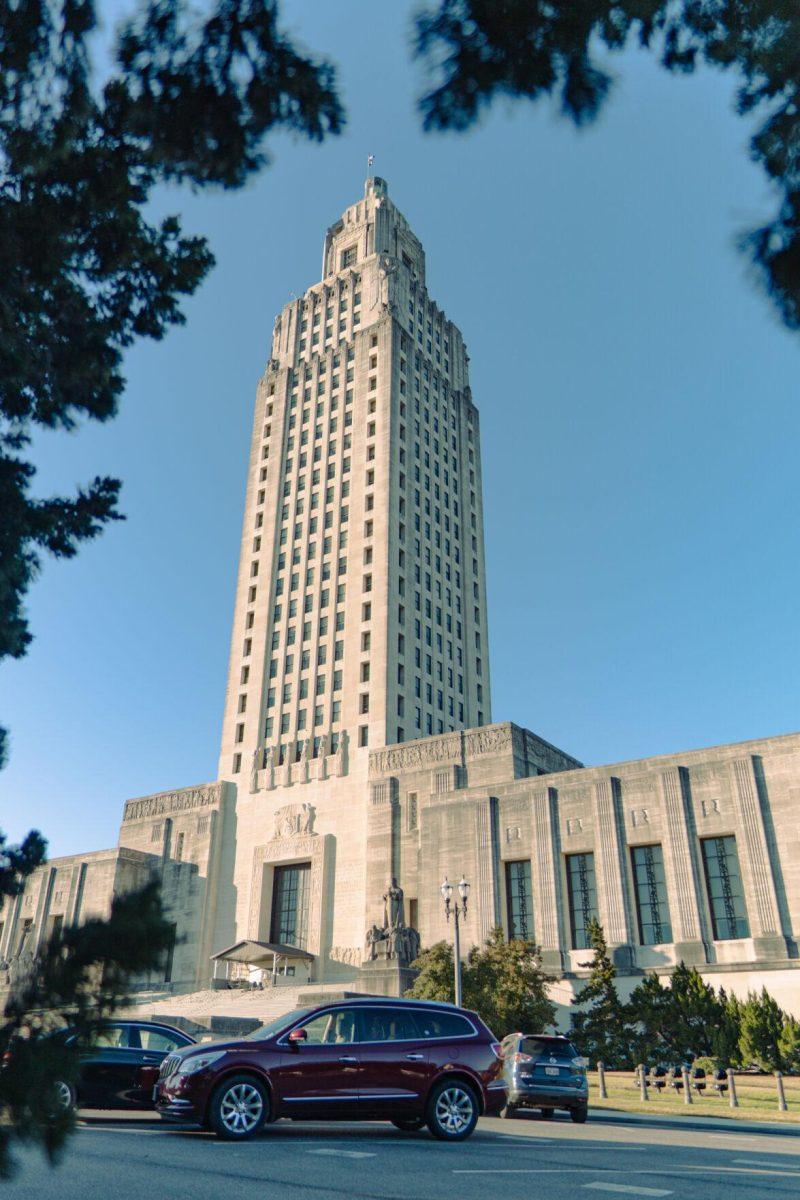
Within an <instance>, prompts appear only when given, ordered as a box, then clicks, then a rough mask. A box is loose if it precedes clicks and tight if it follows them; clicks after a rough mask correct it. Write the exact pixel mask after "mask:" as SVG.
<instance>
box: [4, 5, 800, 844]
mask: <svg viewBox="0 0 800 1200" xmlns="http://www.w3.org/2000/svg"><path fill="white" fill-rule="evenodd" d="M287 12H288V17H289V23H290V24H291V25H292V26H293V27H294V28H295V30H296V31H297V32H298V33H299V35H300V36H301V37H302V39H303V40H304V41H305V43H306V44H307V45H310V46H313V47H314V48H315V49H317V50H319V51H321V52H325V53H327V54H329V55H331V56H332V57H333V58H334V59H336V60H337V61H338V63H339V64H340V71H341V85H342V91H343V94H344V98H345V101H346V103H347V107H348V111H349V124H348V129H347V132H346V134H345V135H344V136H343V137H341V138H339V139H334V140H331V141H330V142H329V143H327V144H326V145H324V146H323V147H318V146H311V145H305V144H298V143H293V142H292V141H291V140H290V139H288V138H281V139H278V140H276V141H275V142H274V143H273V146H272V148H273V151H274V163H273V166H272V167H271V168H270V169H268V170H267V171H265V172H264V173H263V174H262V175H261V176H260V177H259V178H258V180H257V181H256V182H255V183H254V184H253V185H251V186H250V187H249V188H248V189H246V190H245V191H244V192H242V193H239V194H228V195H226V194H216V195H213V196H207V195H206V196H201V197H198V196H192V195H190V194H189V193H187V192H184V191H177V190H176V191H174V192H171V193H169V194H168V195H166V196H162V197H159V201H158V208H159V209H160V210H162V211H179V212H181V213H182V214H183V217H184V219H185V222H186V225H187V227H188V228H189V229H191V230H196V231H198V232H205V233H206V234H207V235H208V236H209V238H210V242H211V245H212V247H213V249H214V252H215V254H216V255H217V259H218V264H217V267H216V270H215V271H214V272H213V274H212V275H211V277H210V278H209V280H208V281H207V283H206V284H205V286H204V287H203V288H202V290H201V291H200V292H199V294H198V295H197V296H196V297H195V298H194V299H192V300H191V301H190V302H189V303H188V304H187V305H186V315H187V324H186V325H185V327H183V328H182V329H177V330H175V331H174V332H172V333H170V334H169V336H168V337H167V338H166V340H165V341H164V342H162V343H160V344H153V343H144V344H141V345H139V346H138V347H137V348H135V349H134V350H133V351H132V352H131V353H130V354H129V356H128V359H127V377H128V387H127V392H126V395H125V398H124V402H123V404H122V409H121V413H120V416H119V418H118V419H117V420H116V421H114V422H112V423H110V424H109V425H108V426H106V427H105V428H103V427H97V428H89V427H86V428H84V429H82V430H81V431H80V432H79V433H77V434H76V435H74V436H71V437H68V436H65V435H63V434H58V435H54V436H48V437H46V438H43V439H42V440H41V441H40V442H38V443H37V446H36V457H37V461H38V462H39V464H40V466H41V474H40V482H39V487H40V489H41V492H42V493H43V494H44V493H46V492H47V491H48V490H50V489H56V488H67V489H70V488H72V487H73V486H74V484H75V483H77V482H79V481H83V480H86V479H89V478H90V477H92V476H93V475H94V474H96V473H99V472H101V473H110V474H116V475H119V476H120V477H121V478H122V479H123V481H124V491H123V508H124V511H125V512H126V513H127V517H128V519H127V521H126V522H125V523H124V524H118V525H116V526H114V527H112V528H110V529H109V530H108V532H107V533H106V534H105V535H104V536H103V537H102V538H100V539H99V540H98V541H97V542H95V543H93V544H92V545H90V546H88V547H86V548H84V549H83V550H82V551H81V553H80V556H79V557H78V558H77V559H76V560H75V561H73V562H71V563H57V562H50V563H48V564H47V566H46V568H45V570H44V572H43V574H42V576H41V578H40V580H39V581H38V582H37V583H36V585H35V587H34V588H33V590H32V592H31V595H30V604H29V610H30V616H31V621H32V626H33V630H34V633H35V635H36V640H35V643H34V645H33V648H32V650H31V652H30V654H29V655H28V656H27V658H25V659H23V660H21V661H20V662H18V663H11V664H9V663H6V664H5V665H4V666H3V667H2V668H0V720H2V721H3V722H4V723H5V724H6V725H9V726H10V727H11V733H12V745H11V761H10V765H9V767H8V768H7V770H6V771H5V772H3V774H2V775H0V803H1V807H0V823H2V826H3V827H4V828H5V829H7V831H8V832H9V833H10V834H11V835H12V836H19V835H21V834H22V833H24V832H25V830H27V829H28V828H30V827H31V826H38V827H40V828H41V829H42V830H43V832H44V833H45V835H46V836H47V837H48V838H49V839H50V843H51V851H52V853H53V854H60V853H71V852H73V851H78V850H81V849H99V848H102V847H105V846H109V845H113V844H114V842H115V840H116V837H117V832H118V827H119V821H120V814H121V807H122V802H123V801H124V800H125V799H126V798H127V797H131V796H137V795H143V794H146V793H149V792H153V791H157V790H161V789H164V788H170V787H180V786H185V785H189V784H193V783H197V782H200V781H203V780H207V779H212V778H214V775H215V771H216V763H217V752H218V741H219V732H220V724H221V718H222V705H223V699H224V693H225V679H226V666H227V655H228V639H229V632H230V620H231V613H232V606H233V598H234V580H235V572H236V565H237V564H236V554H237V548H238V543H239V535H240V523H241V513H242V501H243V495H244V483H245V468H246V459H247V452H248V439H249V434H250V426H251V417H252V406H253V399H254V394H255V387H256V382H257V380H258V377H259V374H260V373H261V371H262V370H263V368H264V366H265V363H266V357H267V353H268V345H269V336H270V332H271V328H272V322H273V319H274V316H275V313H276V312H277V311H278V310H279V309H280V308H281V306H282V305H283V304H284V303H285V302H286V301H287V300H288V299H289V296H290V293H291V292H292V291H294V292H297V293H300V292H301V291H302V290H303V289H305V288H306V287H308V286H309V285H310V284H311V283H313V282H314V281H315V280H316V279H318V277H319V266H320V257H321V249H322V239H323V235H324V231H325V228H326V226H327V225H328V224H330V223H331V222H332V221H334V220H335V219H336V218H337V217H338V216H339V214H340V213H341V211H342V209H343V208H344V207H345V206H346V205H348V204H350V203H352V202H353V201H354V200H355V199H356V197H358V196H359V195H360V194H361V191H362V188H363V180H364V175H365V173H366V170H365V167H366V156H367V154H368V153H369V152H372V153H374V154H375V156H376V163H375V170H376V171H377V172H378V173H379V174H381V175H383V176H385V177H386V178H387V179H388V181H389V187H390V192H391V195H392V196H393V198H394V200H395V201H396V203H397V204H398V205H399V206H400V208H401V209H402V211H403V212H404V213H405V214H406V216H407V217H408V218H409V220H410V221H411V223H412V226H413V228H414V229H415V231H416V232H417V234H418V235H419V236H420V237H421V239H422V241H423V243H424V245H425V247H426V250H427V255H428V284H429V288H430V291H431V294H432V295H433V296H434V297H435V299H436V300H437V301H438V302H439V303H440V304H441V305H442V306H443V307H444V309H445V311H446V312H447V314H448V316H449V317H451V318H452V319H453V320H454V321H455V322H456V323H457V324H458V325H459V326H460V327H461V329H462V330H463V331H464V335H465V337H466V340H467V344H468V346H469V350H470V354H471V359H472V363H471V370H472V385H473V390H474V395H475V399H476V402H477V404H478V405H479V407H480V410H481V414H482V434H483V466H484V488H485V495H484V502H485V513H486V548H487V570H488V576H489V624H490V640H491V660H492V674H493V687H492V692H493V714H494V718H495V720H507V719H512V720H514V721H516V722H518V723H519V724H522V725H527V726H528V727H530V728H531V729H534V730H536V731H537V732H538V733H540V734H541V735H543V736H544V737H546V738H548V739H549V740H551V741H553V742H555V743H556V744H557V745H559V746H562V747H563V748H564V749H565V750H568V751H570V752H571V753H573V754H575V755H576V756H577V757H579V758H581V759H582V760H583V761H585V762H587V763H602V762H613V761H616V760H620V759H625V758H637V757H641V756H644V755H651V754H659V753H667V752H671V751H676V750H681V749H688V748H692V747H698V746H703V745H712V744H716V743H720V742H728V741H736V740H740V739H744V738H750V737H761V736H764V735H769V734H778V733H785V732H789V731H792V730H794V729H797V728H798V727H800V712H798V678H800V673H799V672H798V648H799V647H798V622H797V611H798V595H799V594H800V576H799V572H798V547H797V537H798V535H797V526H798V521H797V517H798V511H800V503H799V500H800V497H799V496H798V492H800V482H799V478H800V472H798V450H797V447H798V433H800V429H799V428H798V426H799V425H800V418H799V417H798V391H799V387H798V377H799V375H798V366H800V337H798V336H792V335H790V334H788V333H787V332H785V331H784V330H783V329H782V328H781V327H780V326H779V324H778V322H777V320H776V319H775V318H774V317H773V315H772V313H771V311H770V309H769V307H768V304H767V303H766V302H765V300H764V298H763V297H762V296H761V295H760V294H759V293H758V291H757V290H756V289H755V287H754V286H753V284H752V282H751V281H750V279H749V278H748V277H747V273H746V268H745V265H744V263H743V260H742V259H741V258H740V257H739V255H738V254H737V252H736V250H735V248H734V241H735V237H736V235H737V233H738V232H739V231H740V230H742V229H743V228H746V227H748V226H750V225H751V224H753V223H755V222H757V221H758V220H759V219H761V218H763V217H764V216H765V215H767V214H768V213H769V212H770V206H771V203H772V200H771V197H770V195H769V193H768V191H767V189H766V186H765V184H764V181H763V180H762V177H761V175H760V172H759V171H758V169H757V168H756V167H754V166H753V165H752V164H750V163H749V161H748V158H747V153H746V141H747V127H746V125H745V124H744V123H743V122H741V121H740V120H738V119H737V118H735V117H734V116H733V114H732V111H731V99H732V85H731V83H730V82H729V81H727V80H725V79H724V78H722V77H721V76H718V75H715V74H712V73H710V72H708V73H704V74H701V75H700V76H698V77H696V78H694V79H688V80H687V79H674V78H670V77H668V76H666V75H665V74H663V73H662V72H660V71H659V70H658V69H657V67H656V66H655V65H653V64H652V63H651V61H650V60H649V59H648V58H646V57H645V56H643V55H640V54H638V53H635V54H630V55H628V56H626V58H625V59H624V60H620V59H617V60H615V69H616V70H617V72H618V75H619V79H618V85H617V89H616V91H615V95H614V98H613V100H612V102H611V103H610V104H609V106H608V108H607V110H606V112H605V113H604V115H603V117H602V118H601V120H600V122H599V124H598V125H597V126H595V127H594V128H592V129H589V130H588V131H585V132H583V133H581V134H577V133H576V132H575V131H574V130H573V129H572V128H571V127H570V126H568V125H567V124H565V123H564V122H561V121H559V120H557V119H556V117H555V116H554V115H553V112H552V111H551V110H549V109H548V108H547V106H543V107H542V108H541V109H539V108H536V109H532V108H529V107H527V106H523V105H521V106H519V107H516V108H514V109H508V110H504V109H502V108H501V107H498V109H497V110H496V111H495V112H493V114H492V115H491V117H490V119H489V120H487V121H486V122H485V123H484V124H483V125H482V126H481V128H480V129H479V130H477V131H474V132H472V133H470V134H468V135H466V136H455V135H448V136H441V135H428V136H423V135H422V133H421V132H420V129H419V123H418V120H417V117H416V114H415V111H414V97H415V94H416V92H417V90H418V86H419V81H420V78H419V73H418V70H417V68H416V67H414V66H413V65H412V64H411V61H410V58H409V56H408V54H407V53H406V49H405V43H406V39H407V34H408V10H407V9H406V7H405V6H404V5H402V4H395V5H388V4H384V5H377V4H374V3H371V2H368V0H358V2H356V0H352V2H350V3H336V4H319V3H315V4H307V3H306V4H301V3H294V4H291V5H290V6H289V7H288V10H287Z"/></svg>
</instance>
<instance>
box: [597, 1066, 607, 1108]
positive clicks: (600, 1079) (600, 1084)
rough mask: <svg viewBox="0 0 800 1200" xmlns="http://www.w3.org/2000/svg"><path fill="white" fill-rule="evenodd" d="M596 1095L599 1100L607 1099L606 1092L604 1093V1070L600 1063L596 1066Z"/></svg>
mask: <svg viewBox="0 0 800 1200" xmlns="http://www.w3.org/2000/svg"><path fill="white" fill-rule="evenodd" d="M597 1093H598V1096H599V1097H600V1099H601V1100H607V1099H608V1092H607V1091H606V1068H605V1064H604V1063H601V1062H599V1063H598V1064H597Z"/></svg>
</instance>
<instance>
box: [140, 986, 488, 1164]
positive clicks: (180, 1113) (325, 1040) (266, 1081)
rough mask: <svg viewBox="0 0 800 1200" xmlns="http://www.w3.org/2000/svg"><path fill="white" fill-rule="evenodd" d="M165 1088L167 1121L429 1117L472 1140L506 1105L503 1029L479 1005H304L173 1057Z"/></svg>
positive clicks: (251, 1124) (159, 1089)
mask: <svg viewBox="0 0 800 1200" xmlns="http://www.w3.org/2000/svg"><path fill="white" fill-rule="evenodd" d="M155 1090H156V1108H157V1110H158V1112H159V1113H160V1114H161V1116H162V1117H163V1118H165V1119H166V1120H180V1121H187V1120H188V1121H195V1122H197V1123H198V1124H200V1125H203V1126H205V1127H206V1128H209V1129H213V1130H214V1132H215V1133H216V1134H217V1135H218V1136H219V1137H221V1138H227V1139H234V1140H241V1139H243V1138H248V1137H252V1135H253V1134H254V1133H256V1131H257V1130H259V1129H260V1128H261V1126H262V1125H264V1124H266V1123H267V1122H270V1121H277V1120H279V1119H280V1118H281V1117H289V1118H292V1119H294V1120H312V1121H313V1120H325V1121H327V1120H346V1121H347V1120H351V1121H352V1120H355V1121H359V1120H360V1121H382V1120H386V1121H391V1122H392V1123H393V1124H394V1125H396V1126H397V1128H398V1129H402V1130H408V1131H413V1130H417V1129H421V1128H422V1126H423V1125H426V1124H427V1126H428V1128H429V1129H430V1131H431V1133H432V1134H433V1135H434V1137H437V1138H442V1139H443V1140H445V1141H461V1140H462V1139H463V1138H466V1137H469V1135H470V1134H471V1133H472V1131H473V1129H474V1128H475V1125H476V1122H477V1120H478V1117H479V1116H480V1115H481V1114H482V1113H495V1112H497V1111H499V1110H500V1109H501V1108H502V1107H503V1105H504V1104H505V1084H504V1082H503V1070H502V1062H501V1060H500V1046H499V1045H498V1043H497V1041H496V1039H495V1037H494V1034H492V1033H491V1031H490V1030H489V1029H487V1027H486V1026H485V1025H484V1023H483V1021H481V1019H480V1017H478V1016H476V1014H475V1013H473V1012H466V1011H464V1010H463V1009H460V1008H455V1007H454V1006H453V1005H451V1004H435V1003H433V1002H427V1001H424V1000H379V999H366V998H365V999H363V1000H362V999H359V1000H345V1001H339V1002H338V1003H337V1002H331V1003H329V1004H323V1005H319V1006H317V1007H315V1008H298V1009H295V1011H294V1012H289V1013H286V1014H285V1016H283V1017H279V1018H278V1019H277V1020H275V1021H271V1022H270V1023H269V1024H268V1025H262V1027H261V1028H260V1029H257V1030H256V1031H255V1033H251V1034H249V1035H248V1037H246V1038H243V1039H242V1040H241V1041H232V1042H214V1043H211V1044H207V1045H205V1046H198V1045H195V1046H191V1047H188V1048H187V1049H186V1050H180V1051H178V1052H177V1053H175V1054H170V1055H169V1057H168V1058H166V1059H165V1060H164V1062H163V1064H162V1066H161V1074H160V1076H159V1080H158V1084H157V1085H156V1089H155Z"/></svg>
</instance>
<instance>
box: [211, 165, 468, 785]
mask: <svg viewBox="0 0 800 1200" xmlns="http://www.w3.org/2000/svg"><path fill="white" fill-rule="evenodd" d="M490 720H491V714H490V699H489V664H488V644H487V629H486V591H485V578H484V556H483V520H482V504H481V466H480V442H479V427H478V414H477V411H476V409H475V407H474V405H473V404H472V400H471V395H470V389H469V382H468V360H467V354H466V350H465V347H464V343H463V339H462V337H461V334H460V332H459V330H458V329H457V327H456V326H455V325H453V323H452V322H451V321H449V320H447V318H446V317H445V315H444V313H443V312H442V311H441V309H440V308H439V307H438V306H437V305H436V304H435V303H434V302H432V301H431V300H430V298H429V297H428V294H427V291H426V287H425V253H424V251H423V248H422V245H421V243H420V241H419V239H418V238H417V237H416V236H415V234H414V233H413V232H412V231H411V229H410V227H409V224H408V222H407V221H406V219H405V217H404V216H403V215H402V214H401V213H400V212H399V210H398V209H397V208H396V207H395V205H394V204H393V202H392V201H391V199H390V198H389V194H388V188H387V185H386V183H385V181H384V180H383V179H381V178H379V177H378V176H373V177H371V178H369V179H368V180H367V182H366V187H365V193H364V198H363V200H359V201H357V202H356V203H355V204H352V205H351V206H350V207H349V208H347V209H346V211H345V212H344V213H343V214H342V217H341V219H340V220H338V221H337V222H336V223H335V224H334V225H332V226H331V227H330V228H329V229H328V231H327V233H326V235H325V244H324V251H323V262H322V278H321V280H320V281H319V283H316V284H314V285H313V286H312V287H311V288H309V289H308V291H307V292H306V293H305V295H304V296H302V298H300V299H297V300H293V301H292V302H291V303H290V304H287V305H286V306H285V307H284V308H283V310H282V311H281V313H280V314H279V315H278V317H277V319H276V321H275V328H274V331H273V337H272V347H271V354H270V360H269V363H268V366H267V370H266V372H265V374H264V376H263V378H262V380H261V382H260V384H259V388H258V394H257V398H256V412H255V423H254V429H253V439H252V446H251V454H250V465H249V473H248V484H247V496H246V502H245V519H244V531H243V536H242V545H241V560H240V568H239V580H238V592H237V600H236V611H235V615H234V625H233V637H232V643H231V663H230V671H229V682H228V695H227V702H226V715H225V724H224V731H223V740H222V752H221V757H220V768H219V770H220V777H222V778H234V779H235V778H236V777H237V776H239V775H240V774H241V773H242V771H243V770H248V769H251V764H253V766H252V769H254V770H260V769H264V768H265V764H269V765H270V766H283V765H284V764H287V763H288V764H290V765H291V764H292V763H294V762H297V763H304V762H307V761H308V760H310V759H313V758H319V757H325V756H327V755H330V754H331V753H334V752H336V750H337V747H339V745H340V743H341V742H342V741H346V742H347V743H348V745H349V747H350V751H349V752H350V753H357V752H358V751H359V750H366V748H367V747H368V746H369V747H375V746H382V745H385V744H387V743H394V742H402V741H408V740H410V739H413V738H417V737H424V736H427V735H428V734H431V733H438V732H445V731H447V730H451V729H460V728H464V727H468V726H475V725H481V724H484V723H487V722H489V721H490Z"/></svg>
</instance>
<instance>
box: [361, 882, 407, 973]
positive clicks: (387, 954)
mask: <svg viewBox="0 0 800 1200" xmlns="http://www.w3.org/2000/svg"><path fill="white" fill-rule="evenodd" d="M366 943H367V954H366V957H367V961H368V962H377V961H378V960H379V959H385V960H389V959H396V960H397V961H398V962H399V963H401V964H402V965H404V966H407V965H408V964H409V963H411V962H413V961H414V959H415V958H417V957H418V955H419V933H418V932H417V930H416V929H412V928H411V926H410V925H406V920H405V910H404V907H403V889H402V888H401V887H400V886H399V885H398V883H397V880H396V879H394V878H393V879H392V882H391V883H390V884H389V887H388V888H387V889H386V891H385V892H384V895H383V927H381V926H379V925H371V926H370V928H369V929H368V930H367V934H366Z"/></svg>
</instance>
